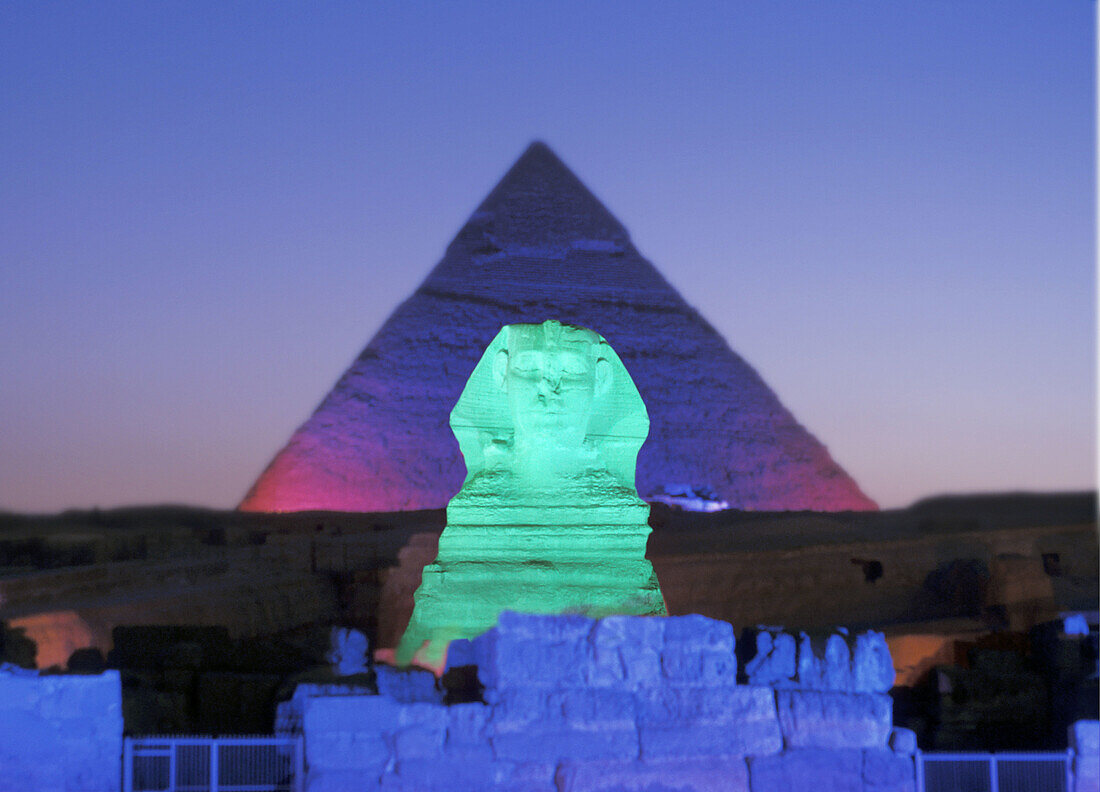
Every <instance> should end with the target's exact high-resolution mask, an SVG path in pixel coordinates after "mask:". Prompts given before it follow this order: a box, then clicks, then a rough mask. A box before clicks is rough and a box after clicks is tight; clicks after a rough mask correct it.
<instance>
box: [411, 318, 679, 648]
mask: <svg viewBox="0 0 1100 792" xmlns="http://www.w3.org/2000/svg"><path fill="white" fill-rule="evenodd" d="M451 428H452V429H453V431H454V433H455V437H456V438H457V439H458V443H459V446H460V448H461V449H462V454H463V456H464V457H465V459H466V469H467V474H466V481H465V483H464V484H463V486H462V489H461V490H460V491H459V492H458V494H457V495H455V496H454V498H452V499H451V502H450V504H449V505H448V506H447V527H446V528H445V529H444V531H443V535H442V536H441V537H440V539H439V554H438V555H437V557H436V559H435V561H434V562H433V563H431V564H429V565H428V566H426V567H425V568H424V572H423V577H422V580H421V583H420V587H419V588H418V589H417V591H416V596H415V600H416V604H415V608H414V610H413V615H412V618H411V619H410V621H409V625H408V628H407V629H406V631H405V634H404V636H403V637H402V639H401V642H400V644H399V646H398V648H397V654H396V659H397V662H398V664H400V665H405V664H407V663H408V662H410V661H412V660H413V656H414V653H418V654H417V658H418V660H417V661H418V662H419V663H421V664H423V665H426V666H429V667H438V666H439V665H440V663H441V661H442V657H443V652H444V650H445V648H446V645H447V643H448V642H450V641H452V640H455V639H460V638H473V637H475V636H477V635H480V634H481V633H483V632H485V631H486V630H488V629H489V628H490V627H492V626H493V625H494V624H495V623H496V621H497V617H498V616H499V614H500V613H501V612H502V611H504V610H506V609H507V610H517V611H522V612H525V613H583V614H588V615H591V616H597V617H599V616H607V615H611V614H617V613H626V614H634V615H643V616H644V615H664V614H665V605H664V601H663V600H662V599H661V593H660V589H659V588H658V586H657V577H656V575H655V574H654V572H653V567H652V565H651V564H650V563H649V561H648V560H646V558H645V546H646V538H647V537H648V536H649V532H650V528H649V525H648V522H647V518H648V516H649V506H648V505H647V504H646V503H645V502H644V501H642V500H641V499H640V498H639V497H638V493H637V491H636V490H635V488H634V465H635V460H636V458H637V455H638V449H639V448H641V446H642V443H643V442H645V438H646V434H647V432H648V428H649V420H648V418H647V416H646V411H645V405H644V404H642V400H641V397H640V396H639V395H638V391H637V389H636V388H635V387H634V383H633V382H632V381H631V379H630V375H629V374H628V373H627V371H626V368H625V367H624V366H623V364H622V361H621V360H619V358H618V356H617V355H616V354H615V352H614V350H613V349H611V347H610V346H608V344H607V342H606V341H605V340H604V339H603V338H601V337H600V336H599V335H598V334H596V333H593V332H592V331H590V330H587V329H585V328H582V327H575V326H571V325H562V324H561V323H560V322H557V321H554V320H548V321H546V322H543V323H541V324H519V325H508V326H506V327H504V328H503V329H502V330H501V331H500V332H499V333H498V334H497V336H496V338H495V339H493V341H492V343H491V344H489V347H488V349H486V350H485V353H484V355H482V358H481V361H480V362H479V363H478V365H477V366H476V367H475V369H474V372H473V374H472V375H471V376H470V380H469V382H468V384H467V385H466V388H465V389H464V390H463V392H462V395H461V396H460V397H459V400H458V403H457V404H456V405H455V408H454V411H453V412H452V413H451ZM425 644H426V645H425Z"/></svg>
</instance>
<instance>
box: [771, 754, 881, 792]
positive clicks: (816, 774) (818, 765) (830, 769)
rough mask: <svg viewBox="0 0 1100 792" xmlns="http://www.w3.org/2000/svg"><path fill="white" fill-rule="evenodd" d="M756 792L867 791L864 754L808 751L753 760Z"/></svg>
mask: <svg viewBox="0 0 1100 792" xmlns="http://www.w3.org/2000/svg"><path fill="white" fill-rule="evenodd" d="M749 780H750V782H751V784H752V789H753V792H863V753H862V752H861V751H857V750H825V749H821V748H804V749H801V750H793V751H785V752H783V753H780V754H773V755H771V756H753V757H750V758H749Z"/></svg>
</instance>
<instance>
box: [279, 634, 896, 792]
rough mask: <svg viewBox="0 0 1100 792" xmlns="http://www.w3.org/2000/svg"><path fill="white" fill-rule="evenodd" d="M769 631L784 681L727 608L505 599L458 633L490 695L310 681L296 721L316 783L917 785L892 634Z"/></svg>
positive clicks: (891, 788)
mask: <svg viewBox="0 0 1100 792" xmlns="http://www.w3.org/2000/svg"><path fill="white" fill-rule="evenodd" d="M762 635H763V636H766V637H764V638H762V639H760V640H759V645H760V646H761V648H762V649H764V651H763V652H762V654H761V655H759V656H758V657H757V658H756V659H755V660H754V661H753V663H754V664H753V665H752V667H751V668H750V669H749V670H750V681H751V680H753V679H762V680H767V681H768V682H769V684H749V685H738V684H737V683H736V678H737V660H736V656H735V641H734V635H733V628H732V626H731V625H730V624H728V623H726V622H719V621H714V620H711V619H707V618H705V617H702V616H682V617H672V618H639V617H611V618H607V619H603V620H600V621H595V622H594V621H592V620H589V619H587V618H584V617H579V616H562V617H545V616H522V615H518V614H511V613H506V614H504V615H502V617H501V620H500V623H499V625H498V627H497V628H495V629H494V630H491V631H490V632H489V633H487V634H486V635H484V636H482V637H481V638H478V639H475V640H474V641H471V642H461V641H460V642H456V643H454V644H452V647H451V655H450V661H449V664H450V665H451V666H452V667H454V666H455V665H459V666H462V665H467V664H469V665H476V667H477V669H478V677H479V680H480V682H481V684H482V685H484V691H483V698H484V701H485V703H464V704H453V705H450V706H444V705H443V704H441V703H439V702H438V701H436V702H432V701H426V700H424V699H425V698H428V696H425V695H423V693H424V690H423V688H422V689H421V691H420V695H409V690H410V689H409V688H407V689H406V690H405V691H404V695H403V694H402V691H397V695H377V696H375V695H358V694H354V693H351V691H348V693H349V694H348V695H333V691H332V690H331V689H327V690H326V689H323V688H311V687H309V686H302V687H300V688H299V689H298V690H297V691H296V693H295V697H294V699H293V700H292V701H290V702H288V703H286V704H284V705H282V706H281V708H280V713H279V721H280V724H281V726H282V728H283V729H284V730H287V731H291V732H300V733H302V734H303V735H304V739H305V756H306V762H307V766H308V777H307V788H308V789H309V790H311V792H328V791H329V790H331V791H333V792H335V790H340V791H341V792H349V791H351V790H372V789H393V790H429V789H451V790H483V789H517V790H518V789H522V790H530V791H531V792H536V791H537V790H545V791H546V792H551V791H552V790H553V791H555V792H565V790H571V791H575V792H579V791H580V790H645V789H662V790H663V789H676V790H704V789H708V790H709V789H722V790H746V792H747V791H748V790H755V791H756V792H761V791H763V790H766V791H767V792H776V791H778V790H783V789H815V788H821V789H843V790H860V791H861V792H862V791H863V790H867V791H868V792H869V791H870V790H875V792H903V791H905V792H910V791H911V790H913V789H914V783H915V773H914V764H913V758H912V754H913V752H914V750H915V749H916V743H915V739H914V737H913V735H912V733H911V732H907V731H905V730H893V728H892V723H891V702H890V698H889V696H888V695H886V693H885V691H886V690H888V689H889V687H890V684H891V683H892V680H893V669H892V667H891V665H890V658H889V653H888V652H886V650H885V644H884V643H883V642H882V640H881V636H875V635H873V634H872V635H871V636H869V637H868V636H861V637H860V638H858V639H857V640H856V641H854V642H853V643H854V644H855V652H854V655H853V653H851V651H850V649H849V642H848V641H846V640H845V639H843V638H842V637H841V636H840V635H839V634H838V635H837V636H835V637H836V640H835V641H830V643H829V645H828V646H827V647H826V649H825V651H824V653H821V652H820V651H819V653H818V655H814V654H813V653H809V652H808V651H803V652H801V653H799V652H797V651H795V650H794V645H793V638H792V637H791V636H787V637H788V638H790V639H791V642H792V643H791V645H790V647H789V648H790V649H791V651H790V652H788V651H787V648H788V646H787V644H788V642H787V641H784V640H777V639H778V635H777V634H775V635H773V634H771V633H763V634H762ZM806 649H807V650H808V649H809V647H808V644H807V646H806ZM829 669H832V671H831V672H830V671H829ZM390 676H392V675H390ZM379 685H380V687H382V686H383V682H382V679H381V674H380V682H379ZM837 688H840V689H837ZM418 699H419V700H418Z"/></svg>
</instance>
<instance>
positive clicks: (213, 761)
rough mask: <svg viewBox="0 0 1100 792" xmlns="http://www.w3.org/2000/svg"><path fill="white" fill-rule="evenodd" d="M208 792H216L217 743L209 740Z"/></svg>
mask: <svg viewBox="0 0 1100 792" xmlns="http://www.w3.org/2000/svg"><path fill="white" fill-rule="evenodd" d="M210 792H218V741H217V740H215V739H211V740H210Z"/></svg>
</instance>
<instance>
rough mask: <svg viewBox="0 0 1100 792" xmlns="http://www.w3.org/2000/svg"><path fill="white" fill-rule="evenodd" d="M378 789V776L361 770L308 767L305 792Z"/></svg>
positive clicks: (350, 791) (366, 791)
mask: <svg viewBox="0 0 1100 792" xmlns="http://www.w3.org/2000/svg"><path fill="white" fill-rule="evenodd" d="M377 788H378V776H377V775H369V774H366V773H364V772H363V771H362V770H351V769H318V768H315V767H313V766H312V765H310V767H309V772H307V773H306V783H305V790H306V792H368V790H375V789H377Z"/></svg>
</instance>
